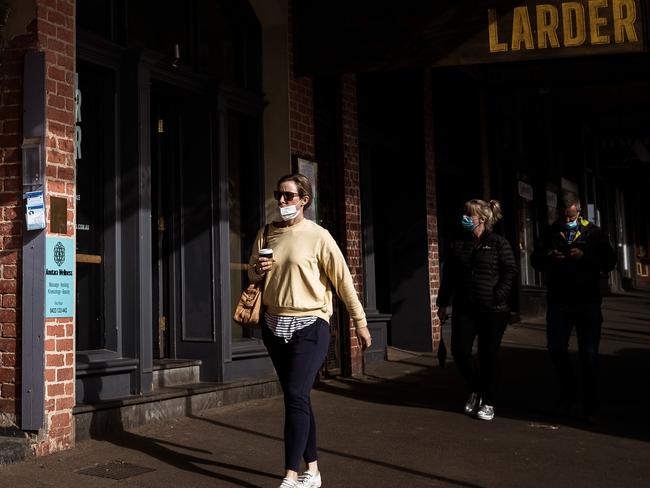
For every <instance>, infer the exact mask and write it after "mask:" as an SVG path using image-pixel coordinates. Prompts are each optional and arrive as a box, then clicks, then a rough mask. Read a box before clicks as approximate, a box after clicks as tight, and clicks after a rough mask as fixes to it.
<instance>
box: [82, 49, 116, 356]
mask: <svg viewBox="0 0 650 488" xmlns="http://www.w3.org/2000/svg"><path fill="white" fill-rule="evenodd" d="M77 72H78V88H79V91H78V101H77V105H78V106H79V111H80V114H79V115H78V117H77V119H78V121H77V127H78V128H77V140H78V143H77V146H78V147H77V151H78V153H77V195H76V199H77V237H76V246H77V267H76V272H77V284H76V312H75V313H76V324H77V326H76V341H77V350H80V351H81V350H83V351H85V350H96V349H110V350H116V346H117V344H116V336H115V334H116V333H115V326H114V323H113V322H114V319H115V316H114V312H113V310H114V302H113V305H111V304H110V303H109V302H111V301H110V300H107V294H106V290H107V288H110V289H112V290H114V284H112V279H113V278H112V277H111V275H110V273H108V272H107V270H108V269H111V267H112V264H111V263H112V262H113V260H112V258H111V252H107V251H110V250H111V249H113V246H111V245H110V243H109V242H108V240H107V236H108V235H109V229H111V228H114V226H115V212H114V211H111V208H113V205H112V202H114V198H115V197H114V190H113V183H114V182H113V175H114V171H113V170H114V167H115V161H114V155H115V151H114V145H115V138H114V130H113V128H114V126H115V112H114V107H115V74H114V72H111V71H108V70H103V69H100V68H96V67H94V66H92V65H90V64H87V63H83V62H78V63H77ZM109 323H112V324H113V326H112V327H109V326H108V324H109Z"/></svg>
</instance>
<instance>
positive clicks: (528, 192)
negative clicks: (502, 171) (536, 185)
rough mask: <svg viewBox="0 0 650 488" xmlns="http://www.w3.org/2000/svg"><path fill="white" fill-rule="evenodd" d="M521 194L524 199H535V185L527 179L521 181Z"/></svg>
mask: <svg viewBox="0 0 650 488" xmlns="http://www.w3.org/2000/svg"><path fill="white" fill-rule="evenodd" d="M519 196H520V197H521V198H523V199H524V200H532V199H533V187H532V186H531V185H529V184H528V183H526V182H525V181H520V182H519Z"/></svg>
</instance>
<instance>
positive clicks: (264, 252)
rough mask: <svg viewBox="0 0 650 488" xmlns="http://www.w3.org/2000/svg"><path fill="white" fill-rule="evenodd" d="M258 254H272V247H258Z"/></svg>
mask: <svg viewBox="0 0 650 488" xmlns="http://www.w3.org/2000/svg"><path fill="white" fill-rule="evenodd" d="M260 254H273V249H271V248H269V247H264V248H262V249H260Z"/></svg>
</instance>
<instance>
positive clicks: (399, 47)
mask: <svg viewBox="0 0 650 488" xmlns="http://www.w3.org/2000/svg"><path fill="white" fill-rule="evenodd" d="M649 8H650V0H400V1H399V2H397V1H395V0H355V1H353V2H351V1H350V0H327V1H326V2H314V1H312V0H293V3H292V9H293V10H294V16H295V64H294V68H295V70H296V73H298V74H301V75H314V74H334V73H352V72H360V71H382V70H394V69H404V68H414V67H417V68H426V67H431V66H458V65H468V64H483V63H501V62H510V61H530V60H537V59H540V60H541V59H556V58H567V57H582V56H594V55H602V54H617V53H632V52H644V51H647V49H648V48H647V46H646V42H645V33H646V32H649V30H648V25H647V24H648V19H649V18H650V16H649V15H648V11H649Z"/></svg>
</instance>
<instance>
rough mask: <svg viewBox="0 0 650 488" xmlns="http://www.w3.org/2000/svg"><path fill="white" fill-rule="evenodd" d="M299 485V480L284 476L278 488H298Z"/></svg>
mask: <svg viewBox="0 0 650 488" xmlns="http://www.w3.org/2000/svg"><path fill="white" fill-rule="evenodd" d="M298 486H300V485H298V481H297V480H292V479H291V478H282V483H281V484H280V486H278V488H297V487H298Z"/></svg>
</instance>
